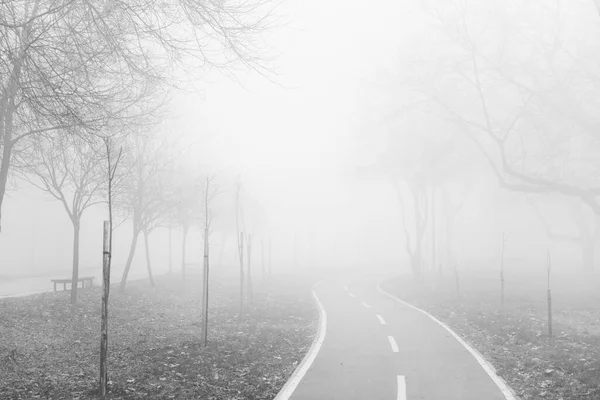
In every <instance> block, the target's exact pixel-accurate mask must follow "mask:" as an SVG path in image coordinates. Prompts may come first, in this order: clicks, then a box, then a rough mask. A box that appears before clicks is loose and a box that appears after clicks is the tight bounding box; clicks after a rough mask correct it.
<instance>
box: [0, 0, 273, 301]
mask: <svg viewBox="0 0 600 400" xmlns="http://www.w3.org/2000/svg"><path fill="white" fill-rule="evenodd" d="M273 8H274V5H273V4H272V3H271V2H268V1H263V0H256V1H249V2H248V1H245V2H237V1H225V2H223V1H207V2H201V3H199V2H196V1H190V0H173V1H167V2H160V3H157V2H155V1H151V0H134V1H128V2H127V3H122V2H115V1H112V0H107V1H100V2H79V1H72V0H58V1H51V2H45V1H41V0H11V1H6V2H2V3H1V4H0V150H1V154H2V155H1V159H0V221H1V215H2V214H1V210H2V202H3V199H4V196H5V194H6V190H7V189H9V182H15V183H18V182H20V181H22V180H23V179H24V180H26V181H28V182H29V183H31V184H33V185H35V186H36V187H38V188H40V189H42V190H43V191H45V192H46V193H48V194H49V195H50V196H52V197H53V198H55V199H57V200H58V201H60V202H61V203H62V205H63V207H64V209H65V212H66V213H67V215H68V217H69V218H70V220H71V222H72V225H73V232H74V236H73V278H74V279H76V278H77V276H78V268H77V266H78V260H79V231H80V226H81V218H82V215H83V214H84V212H85V211H86V210H88V209H89V208H90V207H92V206H94V205H95V204H98V203H105V202H106V201H107V200H109V196H108V183H109V182H108V181H109V179H108V177H109V176H111V173H110V171H107V166H108V165H109V164H108V163H107V162H106V160H107V158H109V157H110V156H112V157H113V161H116V160H118V163H117V164H115V165H114V171H112V172H113V174H112V177H113V178H114V180H113V182H112V195H113V196H114V198H113V199H112V200H113V202H114V211H115V216H116V217H117V218H119V219H120V221H124V220H126V219H130V220H131V221H132V225H133V238H132V243H131V246H130V252H129V256H128V259H127V262H126V268H125V273H124V275H123V279H122V281H121V288H124V287H125V282H126V280H127V274H128V272H129V269H130V266H131V261H132V259H133V256H134V254H135V250H136V243H137V240H138V237H139V236H140V235H143V237H144V240H145V242H146V243H147V241H148V236H149V235H150V234H151V233H152V232H153V231H154V230H155V229H156V228H157V227H158V226H164V225H169V226H171V225H179V226H181V227H182V228H183V231H184V235H185V234H187V231H188V230H189V228H190V226H191V225H192V224H193V223H194V221H195V220H197V219H198V214H199V213H200V209H201V204H202V203H201V202H200V201H198V200H199V199H198V198H197V192H198V187H197V186H198V184H199V179H200V177H199V176H198V174H199V172H198V171H194V170H193V169H190V168H189V166H185V165H182V164H181V163H179V164H178V163H177V162H175V161H176V160H178V159H180V158H178V157H179V156H180V155H181V154H179V153H178V152H179V150H178V147H177V146H176V145H175V144H176V141H177V138H174V137H167V136H164V137H161V136H159V135H157V134H152V133H149V132H153V131H156V130H157V129H156V128H154V127H155V126H156V125H157V124H158V123H159V122H160V121H161V120H162V119H163V118H164V111H165V110H166V105H167V103H168V99H169V96H170V93H172V92H173V90H178V89H182V88H184V87H185V85H186V83H187V82H189V81H190V80H193V79H194V78H195V77H198V76H201V74H204V73H206V72H208V71H209V70H211V69H215V70H219V71H222V72H225V73H229V72H232V71H233V70H234V68H236V67H237V66H239V65H244V66H245V67H247V68H251V69H254V70H255V71H258V72H260V73H261V74H268V73H269V70H268V69H267V66H266V64H265V62H264V60H265V59H264V57H263V55H265V50H266V49H264V48H262V47H260V42H259V41H258V40H257V39H258V38H259V37H260V36H261V35H262V33H263V32H264V31H265V30H266V29H268V28H270V27H271V22H272V19H271V18H270V17H271V12H272V10H273ZM182 72H183V73H182ZM110 153H112V154H110ZM117 155H120V156H119V157H117ZM111 224H112V222H111ZM118 225H119V223H118V222H117V223H115V226H118ZM184 242H185V240H184ZM146 252H147V254H146V257H147V265H148V272H149V274H150V279H151V281H152V274H151V265H150V257H149V254H148V247H146ZM183 252H184V253H185V249H183ZM184 263H185V261H184ZM184 266H185V264H184ZM76 286H77V285H74V287H73V291H72V301H73V302H75V301H76V298H77V288H76Z"/></svg>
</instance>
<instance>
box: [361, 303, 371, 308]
mask: <svg viewBox="0 0 600 400" xmlns="http://www.w3.org/2000/svg"><path fill="white" fill-rule="evenodd" d="M362 305H363V306H365V307H366V308H371V306H370V305H368V304H367V303H365V302H364V301H363V302H362Z"/></svg>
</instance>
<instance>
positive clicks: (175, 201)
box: [167, 164, 203, 279]
mask: <svg viewBox="0 0 600 400" xmlns="http://www.w3.org/2000/svg"><path fill="white" fill-rule="evenodd" d="M192 170H193V168H191V167H189V166H186V165H183V164H180V165H177V166H175V168H174V170H173V172H172V174H170V182H171V184H170V185H167V187H168V191H169V194H168V198H169V202H170V217H169V218H170V220H171V223H172V225H173V226H178V227H180V228H181V231H182V240H181V274H182V278H183V279H185V276H186V253H187V252H186V250H187V237H188V234H189V231H190V229H191V228H192V227H193V226H194V225H197V224H200V225H201V221H202V213H203V210H202V208H203V207H202V206H203V201H202V192H201V190H200V188H199V187H198V185H199V184H198V180H199V178H198V176H197V175H196V174H195V172H194V171H192Z"/></svg>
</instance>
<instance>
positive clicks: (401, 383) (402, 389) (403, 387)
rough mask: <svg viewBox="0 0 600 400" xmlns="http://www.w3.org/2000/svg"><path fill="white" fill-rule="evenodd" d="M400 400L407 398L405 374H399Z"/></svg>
mask: <svg viewBox="0 0 600 400" xmlns="http://www.w3.org/2000/svg"><path fill="white" fill-rule="evenodd" d="M397 399H398V400H406V379H405V378H404V375H398V398H397Z"/></svg>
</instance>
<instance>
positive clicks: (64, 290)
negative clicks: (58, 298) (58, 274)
mask: <svg viewBox="0 0 600 400" xmlns="http://www.w3.org/2000/svg"><path fill="white" fill-rule="evenodd" d="M66 291H67V282H63V292H66Z"/></svg>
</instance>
